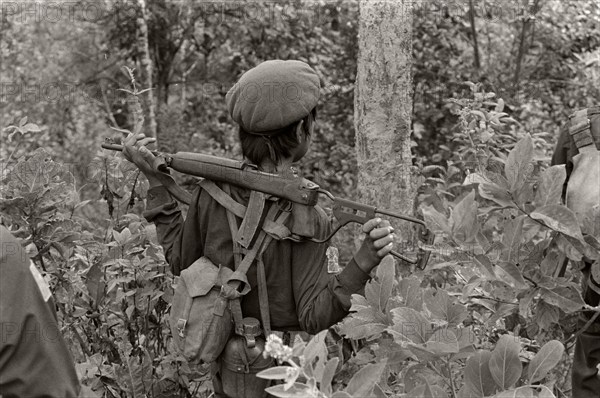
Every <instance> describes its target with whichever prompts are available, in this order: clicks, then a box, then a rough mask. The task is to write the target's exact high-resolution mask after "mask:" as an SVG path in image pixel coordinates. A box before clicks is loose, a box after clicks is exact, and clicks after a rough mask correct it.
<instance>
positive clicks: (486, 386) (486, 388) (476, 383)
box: [464, 350, 497, 397]
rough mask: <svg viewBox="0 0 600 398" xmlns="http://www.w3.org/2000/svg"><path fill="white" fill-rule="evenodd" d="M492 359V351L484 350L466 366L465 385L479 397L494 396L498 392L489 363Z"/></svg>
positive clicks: (472, 357) (474, 356)
mask: <svg viewBox="0 0 600 398" xmlns="http://www.w3.org/2000/svg"><path fill="white" fill-rule="evenodd" d="M491 358H492V353H491V352H490V351H486V350H482V351H479V352H477V353H475V354H473V355H472V356H471V357H470V358H469V359H468V360H467V365H466V366H465V373H464V374H465V384H467V385H469V386H470V387H471V388H470V389H469V391H471V392H472V393H473V394H475V395H471V396H477V397H485V396H488V395H491V394H494V393H495V392H496V390H497V388H496V383H494V378H493V377H492V373H491V372H490V368H489V363H490V359H491Z"/></svg>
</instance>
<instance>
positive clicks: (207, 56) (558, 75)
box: [0, 0, 600, 397]
mask: <svg viewBox="0 0 600 398" xmlns="http://www.w3.org/2000/svg"><path fill="white" fill-rule="evenodd" d="M399 4H400V3H399ZM402 4H403V5H404V6H405V7H406V4H408V3H406V2H405V3H402ZM410 4H411V5H412V7H410V8H406V9H407V10H409V12H411V13H412V18H413V24H412V55H413V58H412V61H411V62H412V82H413V83H412V88H413V90H412V93H411V94H412V116H411V130H412V135H411V149H412V154H413V156H414V158H413V164H412V166H413V167H412V171H411V173H412V175H413V176H416V178H417V181H418V184H417V185H416V187H415V188H417V189H415V191H414V195H415V197H416V199H417V201H416V206H415V207H416V208H418V209H419V210H418V212H419V213H421V214H422V215H423V216H424V217H425V220H426V221H427V223H428V225H429V227H430V228H431V229H433V230H435V231H436V232H437V235H438V238H437V240H436V244H435V246H434V247H430V249H434V253H433V256H432V258H431V260H430V262H429V264H428V266H427V268H426V269H425V270H419V269H415V268H414V267H413V268H412V269H410V268H408V267H406V266H401V265H399V264H396V265H395V266H390V265H389V263H386V264H387V265H385V266H382V267H380V269H379V270H378V271H377V272H378V277H376V278H375V279H374V281H373V283H372V284H371V285H370V287H369V288H368V289H367V292H366V293H365V297H364V298H362V299H361V298H359V297H356V301H353V313H354V315H353V316H351V317H349V318H348V319H347V320H346V321H345V323H344V324H342V326H341V329H340V331H341V332H343V333H344V334H346V335H347V336H349V337H352V338H354V339H364V341H366V343H367V344H365V346H364V347H363V348H362V349H361V350H360V351H359V353H358V355H356V356H355V357H353V358H352V359H351V360H350V361H348V362H347V363H346V364H345V365H344V367H343V369H342V371H341V372H338V373H337V374H336V376H335V378H333V375H331V376H332V377H329V373H328V372H325V371H324V369H329V368H331V366H332V363H329V362H326V361H325V359H323V358H322V356H319V355H317V354H315V353H314V352H316V351H315V349H312V351H311V352H310V353H306V352H304V354H303V351H302V350H303V349H304V347H299V348H298V353H299V355H306V356H307V357H308V358H311V359H314V361H313V362H311V361H308V362H311V365H310V366H309V367H311V366H312V365H313V364H314V366H315V368H314V369H313V368H310V369H308V370H306V369H305V370H303V372H305V373H303V377H304V378H302V377H300V379H298V380H297V384H295V385H293V386H292V387H291V390H289V389H288V390H286V392H285V393H287V394H288V395H289V396H294V395H292V394H293V393H294V391H295V389H297V392H298V394H299V395H297V396H307V394H316V395H314V396H318V394H324V395H322V396H332V395H334V391H338V392H337V394H338V396H345V395H340V394H342V391H341V390H344V391H345V392H344V393H345V394H348V395H350V396H360V394H361V393H362V394H363V395H366V394H367V393H368V394H376V395H377V396H410V397H413V396H436V397H437V396H452V397H455V396H478V397H479V396H481V397H483V396H491V395H494V394H502V393H506V394H509V395H506V396H540V397H541V396H544V397H545V396H558V397H561V396H568V394H569V390H570V381H569V377H568V374H569V370H570V364H571V360H570V356H571V355H572V351H573V350H572V348H573V341H574V335H575V333H577V329H576V318H577V315H578V313H579V311H580V310H581V309H582V308H583V301H582V300H581V289H580V287H579V285H578V280H579V273H578V269H577V265H578V262H579V261H580V260H581V258H582V255H583V254H586V255H589V254H590V250H592V251H594V250H596V253H597V251H598V249H599V248H600V246H598V245H597V244H598V242H597V241H590V240H589V239H588V240H585V239H584V238H583V236H582V235H581V231H580V225H582V224H583V223H591V224H592V225H593V223H594V222H598V221H599V220H600V215H598V214H596V217H598V218H596V219H595V221H594V219H593V218H592V219H589V220H587V221H586V220H576V219H574V218H573V215H572V214H569V213H568V212H566V211H565V210H564V208H563V207H562V206H560V192H561V191H562V181H563V180H564V168H561V167H552V168H550V167H549V159H550V155H551V153H552V149H553V147H554V145H555V142H556V137H557V133H558V129H559V127H560V125H561V124H563V123H564V122H565V121H566V120H567V116H568V115H569V114H570V113H572V112H573V111H574V110H576V109H580V108H584V107H588V106H593V105H598V99H599V98H600V34H599V33H600V6H599V5H598V4H597V3H596V2H594V1H575V0H571V1H558V0H532V1H507V2H504V1H503V2H500V1H498V2H490V1H456V2H443V1H437V0H431V1H421V2H412V3H410ZM399 6H401V5H399ZM1 11H2V20H1V27H0V35H1V36H0V38H1V44H0V57H1V58H0V77H1V79H0V80H1V81H0V107H1V109H2V125H1V126H0V127H2V131H1V134H2V146H1V148H0V158H1V159H2V170H1V175H0V178H1V181H2V185H1V186H0V188H1V192H2V195H1V197H0V208H1V210H2V216H1V217H2V223H3V224H5V225H7V226H9V227H10V229H11V230H12V231H14V233H15V234H16V235H17V236H19V237H20V238H22V239H23V243H24V245H26V246H27V249H28V251H29V252H30V254H31V256H32V258H33V259H34V261H35V263H36V264H37V265H38V266H39V267H40V269H42V270H43V273H44V275H45V277H46V278H47V280H48V281H49V283H50V285H51V287H52V290H53V292H54V294H55V297H56V302H57V307H58V312H59V319H60V324H61V330H62V332H63V335H64V336H65V338H66V339H67V341H68V343H69V346H70V348H71V350H72V354H73V357H74V358H75V361H76V362H77V369H78V372H79V374H80V377H81V381H82V383H83V384H84V385H85V388H86V391H87V392H88V393H89V394H90V396H93V395H92V394H95V395H97V396H106V397H118V396H144V395H148V396H208V395H209V394H210V388H211V387H210V382H209V378H208V376H207V372H206V369H203V368H193V367H190V366H189V365H188V364H187V363H186V362H185V360H183V359H182V358H180V357H177V356H176V355H175V353H174V351H173V350H171V349H170V348H169V345H170V343H171V339H170V337H169V331H168V323H167V318H168V310H169V304H170V300H171V297H172V293H173V292H172V285H173V276H172V275H171V274H170V272H169V271H168V267H167V265H166V264H165V262H164V257H163V256H162V249H161V248H160V246H159V245H158V244H157V242H156V236H155V233H154V232H153V228H152V227H151V226H150V225H148V224H147V223H146V222H145V221H144V220H143V218H142V217H141V212H142V211H143V208H144V206H143V199H144V197H145V192H146V189H147V183H146V181H145V180H144V179H143V178H140V176H139V174H138V173H137V172H136V170H135V169H134V168H133V167H132V166H131V165H129V164H128V163H127V162H126V161H124V160H123V159H122V158H121V157H119V156H116V155H115V154H114V153H109V151H103V150H101V149H100V144H101V143H102V142H103V140H104V138H105V137H115V136H116V137H119V136H121V135H122V134H121V133H118V132H116V131H115V130H114V129H111V127H117V128H119V129H130V128H131V127H132V125H133V120H134V115H133V113H132V110H133V109H134V108H135V104H136V101H137V100H139V101H140V102H141V104H142V109H143V112H144V115H145V119H146V124H145V126H146V127H145V130H144V131H145V132H146V133H147V134H149V135H155V136H156V137H157V138H158V149H160V150H165V151H170V152H175V151H179V150H185V151H198V152H204V153H209V154H214V155H218V156H226V157H236V158H239V156H240V149H239V146H238V145H237V144H236V134H237V131H236V129H235V126H234V124H233V122H232V121H231V119H230V118H229V116H228V113H227V110H226V107H225V101H224V97H225V94H226V92H227V91H228V89H229V88H230V87H231V86H232V85H233V84H234V83H235V81H236V80H237V79H238V78H239V76H240V75H241V74H242V73H243V72H244V71H246V70H248V69H249V68H251V67H253V66H255V65H256V64H258V63H259V62H261V61H263V60H268V59H275V58H279V59H299V60H303V61H305V62H307V63H309V64H310V65H312V66H313V67H314V68H315V69H316V70H317V72H318V73H319V75H320V76H321V78H322V81H323V82H324V90H323V96H322V100H321V103H320V106H319V115H318V128H317V133H316V135H315V139H314V142H313V145H312V149H311V151H310V153H309V155H308V157H307V158H306V161H305V162H304V164H303V172H304V174H305V176H306V177H307V178H309V179H312V180H313V181H315V182H317V183H318V184H320V185H321V186H323V187H325V188H326V189H328V190H330V191H331V192H332V193H333V194H334V195H339V196H343V197H346V198H350V199H359V195H358V191H357V188H356V186H357V175H358V166H357V161H356V150H357V143H356V140H355V120H354V89H355V87H354V83H355V78H356V70H357V66H358V65H357V60H358V48H357V41H358V38H357V35H358V25H359V4H358V2H356V1H278V2H251V3H242V2H201V1H190V2H184V1H168V0H156V1H147V2H146V1H144V0H138V1H135V2H133V1H131V2H121V1H98V2H79V1H72V2H3V3H2V10H1ZM124 67H129V68H135V70H134V71H133V76H134V78H135V88H137V89H138V91H142V90H145V89H147V88H150V87H151V88H152V90H151V91H146V92H145V93H142V94H140V95H138V96H137V97H132V96H131V95H130V94H128V93H127V92H125V91H122V90H120V89H127V90H130V91H131V90H132V89H134V87H133V86H132V77H131V74H130V73H129V72H127V71H126V69H125V68H124ZM133 98H137V100H134V99H133ZM178 181H179V182H180V183H182V184H183V185H184V186H186V187H188V188H190V189H191V187H192V184H193V180H191V179H190V178H189V177H185V176H178ZM353 232H354V231H353V230H350V231H349V232H348V231H347V232H345V233H342V234H340V235H339V236H338V237H336V239H335V241H334V244H335V245H336V246H337V247H338V248H339V250H340V263H341V264H343V263H344V261H345V260H347V259H348V258H349V256H350V255H351V253H352V249H353V245H354V241H353V239H352V234H353ZM406 243H407V245H406V248H408V249H410V247H411V245H414V242H406ZM565 257H568V258H569V259H571V260H572V261H571V263H570V265H569V266H568V267H567V269H566V270H564V269H561V265H562V264H563V263H564V261H563V260H564V258H565ZM599 268H600V266H598V263H597V262H596V264H595V268H594V269H595V270H596V271H595V272H599V273H600V270H599ZM393 275H396V277H395V278H394V277H392V276H393ZM386 280H394V281H395V282H394V283H393V284H387V283H386V282H385V281H386ZM415 297H417V299H416V300H413V299H414V298H415ZM361 311H362V312H361ZM407 322H409V323H410V322H412V323H413V324H419V325H421V324H423V325H429V326H428V327H427V328H426V329H427V330H425V331H423V335H422V336H418V337H415V336H414V335H410V336H409V335H407V333H406V331H403V330H400V328H399V325H402V324H403V323H404V324H406V323H407ZM432 325H433V326H432ZM441 335H443V336H444V338H440V336H441ZM502 336H509V337H511V338H510V339H506V338H502ZM440 342H441V343H440ZM434 343H440V344H434ZM313 346H319V344H317V343H315V344H313V345H310V344H309V347H313ZM319 347H320V346H319ZM499 347H500V348H503V349H505V350H504V351H505V352H508V353H512V354H510V355H512V357H507V358H503V359H504V360H505V361H504V362H505V363H512V365H513V366H512V367H513V368H518V369H522V368H523V369H525V370H524V371H523V373H521V370H519V372H518V374H515V372H514V371H513V372H510V371H509V369H508V368H497V367H494V366H493V363H494V360H495V358H497V356H498V352H499V349H498V348H499ZM542 347H544V348H542ZM497 349H498V350H497ZM477 350H479V351H477ZM317 351H318V350H317ZM540 352H542V353H543V354H547V355H546V357H547V358H550V359H549V360H546V361H542V360H541V359H540V357H539V356H538V357H537V358H538V359H537V360H536V359H535V358H536V355H537V354H539V353H540ZM311 355H312V357H311ZM506 355H509V354H506ZM511 361H512V362H511ZM532 361H534V362H533V363H534V364H535V365H536V367H535V369H538V370H539V371H538V372H537V373H536V371H533V370H531V369H532V366H531V362H532ZM540 361H541V364H540ZM476 362H477V363H484V365H485V366H484V367H483V368H485V369H488V370H489V372H487V371H486V372H479V373H477V372H476V374H474V373H473V369H474V368H475V366H474V364H475V363H476ZM327 364H329V366H327ZM376 364H383V365H376ZM334 369H335V366H334ZM302 380H304V381H302ZM311 380H313V382H311ZM475 380H478V381H480V382H481V381H483V382H482V383H479V385H480V387H479V388H476V387H474V385H475V384H477V383H475ZM288 381H290V380H288ZM293 381H294V380H292V382H293ZM486 381H487V383H485V382H486ZM311 383H312V384H311ZM359 386H362V387H361V388H367V392H365V390H361V389H360V388H359ZM365 386H366V387H365ZM481 386H487V387H485V388H484V387H481ZM280 393H281V394H283V392H281V391H280ZM317 393H318V394H317ZM381 394H383V395H381ZM428 394H429V395H428ZM510 394H513V395H510ZM519 394H521V395H519ZM544 394H546V395H544ZM548 394H552V395H548Z"/></svg>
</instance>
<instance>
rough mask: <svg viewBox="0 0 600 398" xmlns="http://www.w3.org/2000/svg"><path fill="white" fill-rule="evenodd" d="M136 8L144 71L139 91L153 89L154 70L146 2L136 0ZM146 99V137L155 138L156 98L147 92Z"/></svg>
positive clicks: (151, 92) (152, 93)
mask: <svg viewBox="0 0 600 398" xmlns="http://www.w3.org/2000/svg"><path fill="white" fill-rule="evenodd" d="M138 6H139V7H140V16H139V17H138V19H137V21H138V28H139V42H138V43H139V46H140V53H141V54H142V60H141V64H142V68H143V70H144V72H143V73H144V75H145V79H144V80H143V82H144V85H145V86H146V87H142V88H141V89H145V88H151V87H153V84H152V82H153V80H152V77H153V74H154V70H153V69H154V68H153V63H152V58H151V57H150V46H149V44H148V23H147V21H148V8H147V6H146V0H138ZM146 95H147V96H148V97H147V98H148V119H149V131H148V133H149V134H148V135H151V136H152V137H157V133H158V132H157V125H156V97H155V94H154V92H153V91H149V92H148V93H147V94H146Z"/></svg>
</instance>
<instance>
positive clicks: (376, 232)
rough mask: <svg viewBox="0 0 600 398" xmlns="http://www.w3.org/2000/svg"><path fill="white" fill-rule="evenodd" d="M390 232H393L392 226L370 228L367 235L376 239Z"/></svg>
mask: <svg viewBox="0 0 600 398" xmlns="http://www.w3.org/2000/svg"><path fill="white" fill-rule="evenodd" d="M392 232H394V228H393V227H385V228H375V229H372V230H371V232H369V236H370V237H371V239H373V240H376V239H379V238H383V237H384V236H386V235H389V234H391V233H392Z"/></svg>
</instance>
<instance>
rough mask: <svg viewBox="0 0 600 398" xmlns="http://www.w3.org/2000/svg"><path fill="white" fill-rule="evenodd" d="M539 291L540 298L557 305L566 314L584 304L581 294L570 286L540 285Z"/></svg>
mask: <svg viewBox="0 0 600 398" xmlns="http://www.w3.org/2000/svg"><path fill="white" fill-rule="evenodd" d="M540 292H541V298H542V300H544V301H546V302H547V303H548V304H552V305H555V306H557V307H558V308H560V309H562V310H563V311H565V312H566V313H567V314H568V313H571V312H575V311H578V310H580V309H582V308H583V306H584V304H585V303H584V301H583V299H582V298H581V294H580V293H579V292H578V291H577V290H576V289H574V288H572V287H568V286H559V287H556V288H554V289H547V288H545V287H542V288H541V289H540Z"/></svg>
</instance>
